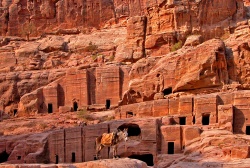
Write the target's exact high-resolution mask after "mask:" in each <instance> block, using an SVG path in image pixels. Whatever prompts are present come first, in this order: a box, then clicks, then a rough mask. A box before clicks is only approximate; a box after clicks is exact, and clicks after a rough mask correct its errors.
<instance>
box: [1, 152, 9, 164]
mask: <svg viewBox="0 0 250 168" xmlns="http://www.w3.org/2000/svg"><path fill="white" fill-rule="evenodd" d="M8 157H9V154H8V153H7V152H6V151H3V152H2V153H0V163H3V162H6V161H8Z"/></svg>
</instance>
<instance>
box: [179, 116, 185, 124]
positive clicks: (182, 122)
mask: <svg viewBox="0 0 250 168" xmlns="http://www.w3.org/2000/svg"><path fill="white" fill-rule="evenodd" d="M179 123H180V125H186V117H179Z"/></svg>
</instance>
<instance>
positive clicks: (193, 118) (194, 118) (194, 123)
mask: <svg viewBox="0 0 250 168" xmlns="http://www.w3.org/2000/svg"><path fill="white" fill-rule="evenodd" d="M193 124H195V116H193Z"/></svg>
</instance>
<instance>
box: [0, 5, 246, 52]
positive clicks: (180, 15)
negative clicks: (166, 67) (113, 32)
mask: <svg viewBox="0 0 250 168" xmlns="http://www.w3.org/2000/svg"><path fill="white" fill-rule="evenodd" d="M224 4H227V5H224ZM0 6H1V7H2V9H1V11H0V15H1V19H0V21H1V23H2V24H1V28H0V32H1V33H0V34H2V35H6V34H8V35H20V34H25V33H26V32H24V30H25V29H23V26H24V25H25V23H28V24H26V25H29V26H28V30H32V34H41V33H43V32H46V31H49V30H51V29H53V28H55V30H56V29H57V30H58V29H67V28H74V27H78V28H79V29H81V30H84V29H85V28H86V29H88V28H89V27H97V28H99V27H103V26H109V25H112V24H114V23H116V22H119V21H123V20H124V19H123V18H124V17H128V16H130V17H131V16H143V15H145V16H147V20H148V25H147V34H148V35H154V36H155V34H159V33H160V34H161V33H162V35H160V36H158V37H156V38H154V39H155V40H156V41H157V42H156V46H155V47H156V50H158V49H159V45H160V46H165V48H168V44H169V43H170V44H171V43H175V41H172V40H176V38H177V39H178V40H179V39H181V37H180V38H179V37H177V36H176V35H174V34H175V33H177V34H178V32H179V31H181V32H182V33H181V34H186V33H187V34H190V33H192V32H196V33H197V32H199V33H201V34H203V35H204V36H205V38H206V39H207V38H211V37H214V35H218V36H219V35H221V34H223V33H224V28H228V27H229V26H232V24H233V23H234V22H235V21H236V20H239V19H242V18H243V15H244V9H243V0H240V1H239V0H237V1H236V0H233V1H230V2H228V1H226V0H224V1H218V0H213V1H208V0H202V1H192V2H186V1H177V0H174V1H167V0H163V1H159V2H155V1H153V0H149V1H145V0H143V1H140V0H135V1H128V0H125V1H121V0H115V1H111V0H107V1H104V0H94V1H90V0H85V1H74V2H73V1H71V0H66V1H63V0H58V1H53V0H49V1H46V2H43V1H41V2H40V1H27V0H25V1H14V2H11V1H7V0H6V1H1V3H0ZM204 6H205V8H204ZM215 6H216V8H215ZM208 27H210V29H207V28H208ZM84 31H85V30H84ZM172 31H173V34H171V33H170V37H169V38H168V37H167V36H166V35H167V34H168V33H166V32H172ZM175 31H177V32H175ZM150 39H152V37H151V38H150ZM163 48H164V47H163ZM160 50H161V51H162V52H163V50H162V49H160Z"/></svg>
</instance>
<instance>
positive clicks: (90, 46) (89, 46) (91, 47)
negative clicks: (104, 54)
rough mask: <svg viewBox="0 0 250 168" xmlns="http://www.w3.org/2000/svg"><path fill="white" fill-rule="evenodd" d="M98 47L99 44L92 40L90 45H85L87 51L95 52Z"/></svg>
mask: <svg viewBox="0 0 250 168" xmlns="http://www.w3.org/2000/svg"><path fill="white" fill-rule="evenodd" d="M97 49H98V46H97V45H95V44H93V43H92V42H89V45H88V46H87V47H85V52H93V51H96V50H97Z"/></svg>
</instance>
